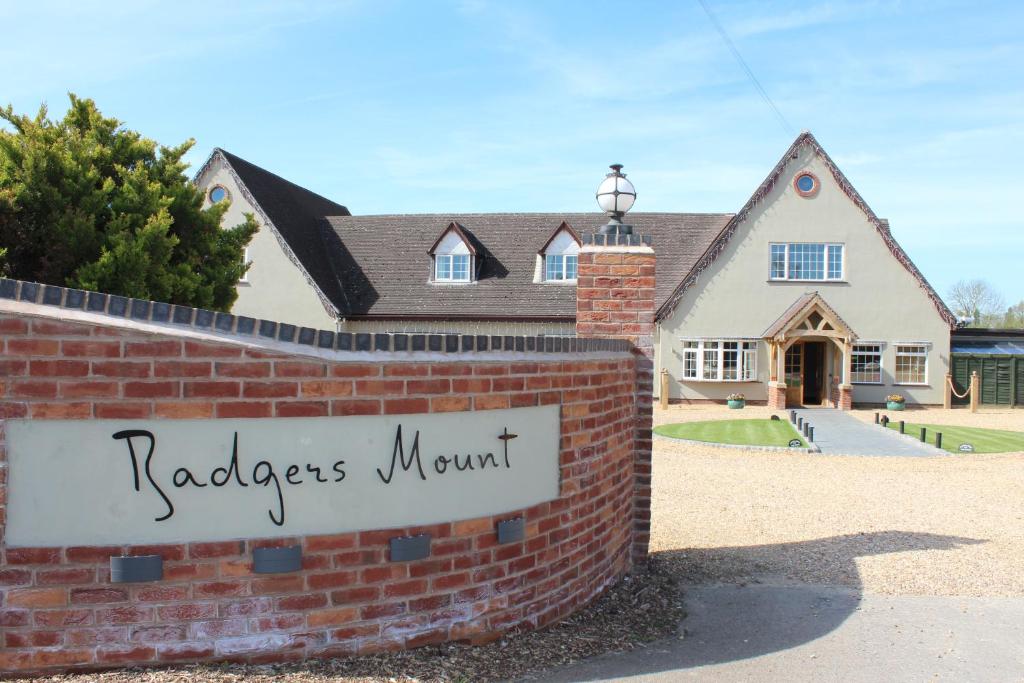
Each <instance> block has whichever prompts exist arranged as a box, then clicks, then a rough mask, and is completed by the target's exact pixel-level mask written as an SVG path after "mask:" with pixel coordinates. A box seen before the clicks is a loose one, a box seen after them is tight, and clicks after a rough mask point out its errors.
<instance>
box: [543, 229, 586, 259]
mask: <svg viewBox="0 0 1024 683" xmlns="http://www.w3.org/2000/svg"><path fill="white" fill-rule="evenodd" d="M563 232H567V233H569V236H570V237H572V238H573V240H575V242H576V244H579V245H582V244H583V240H581V239H580V236H579V235H577V234H576V231H575V230H573V229H572V226H571V225H569V224H568V223H566V222H565V221H562V222H561V223H559V224H558V227H557V228H555V229H554V230H553V231H552V232H551V237H549V238H548V240H547V241H546V242H545V243H544V244H543V246H541V248H540V249H538V250H537V253H538V254H540V255H541V256H543V255H544V252H546V251H547V250H548V247H549V246H550V245H551V243H552V242H553V241H554V239H555V238H556V237H558V236H559V235H560V234H561V233H563Z"/></svg>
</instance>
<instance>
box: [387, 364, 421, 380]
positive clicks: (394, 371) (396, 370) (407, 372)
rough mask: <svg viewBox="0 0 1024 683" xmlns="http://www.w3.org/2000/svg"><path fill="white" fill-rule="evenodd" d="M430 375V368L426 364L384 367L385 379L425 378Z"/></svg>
mask: <svg viewBox="0 0 1024 683" xmlns="http://www.w3.org/2000/svg"><path fill="white" fill-rule="evenodd" d="M429 374H430V366H429V365H427V364H426V363H402V364H401V365H386V366H384V376H385V377H426V376H427V375H429Z"/></svg>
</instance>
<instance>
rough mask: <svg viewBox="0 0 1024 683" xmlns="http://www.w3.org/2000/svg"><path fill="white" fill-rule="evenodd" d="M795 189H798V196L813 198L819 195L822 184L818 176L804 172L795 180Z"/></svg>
mask: <svg viewBox="0 0 1024 683" xmlns="http://www.w3.org/2000/svg"><path fill="white" fill-rule="evenodd" d="M793 187H795V188H796V191H797V194H799V195H800V196H801V197H813V196H814V195H816V194H818V188H819V187H820V183H819V182H818V177H817V176H816V175H814V174H813V173H807V172H804V173H799V174H797V176H796V178H794V179H793Z"/></svg>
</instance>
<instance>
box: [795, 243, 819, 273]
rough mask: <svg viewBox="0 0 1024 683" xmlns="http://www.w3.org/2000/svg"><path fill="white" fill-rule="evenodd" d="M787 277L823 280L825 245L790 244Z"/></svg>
mask: <svg viewBox="0 0 1024 683" xmlns="http://www.w3.org/2000/svg"><path fill="white" fill-rule="evenodd" d="M789 279H790V280H824V279H825V245H824V244H801V243H797V244H790V245H789Z"/></svg>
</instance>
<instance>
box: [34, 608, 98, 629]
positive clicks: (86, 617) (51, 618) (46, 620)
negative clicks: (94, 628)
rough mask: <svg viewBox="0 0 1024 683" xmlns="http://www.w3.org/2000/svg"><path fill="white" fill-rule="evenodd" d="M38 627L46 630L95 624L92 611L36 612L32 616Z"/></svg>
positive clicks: (58, 610) (56, 610)
mask: <svg viewBox="0 0 1024 683" xmlns="http://www.w3.org/2000/svg"><path fill="white" fill-rule="evenodd" d="M32 618H33V621H34V622H35V624H36V626H43V627H46V628H54V627H64V626H83V625H86V624H91V623H93V611H92V610H91V609H55V610H36V611H35V612H34V613H33V615H32Z"/></svg>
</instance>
